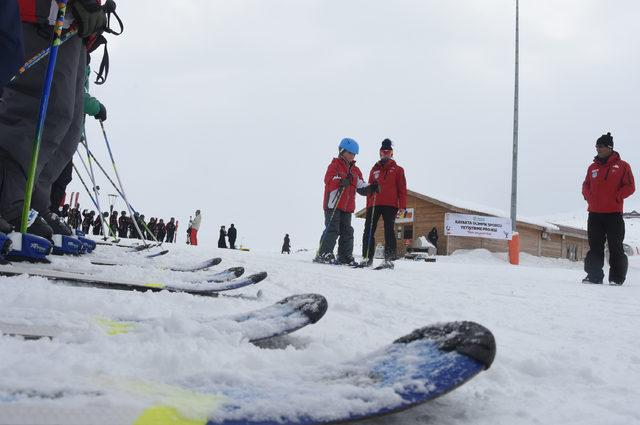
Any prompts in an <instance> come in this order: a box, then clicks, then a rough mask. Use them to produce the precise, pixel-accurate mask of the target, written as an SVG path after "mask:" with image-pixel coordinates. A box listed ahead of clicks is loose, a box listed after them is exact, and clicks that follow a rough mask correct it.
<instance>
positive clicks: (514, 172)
mask: <svg viewBox="0 0 640 425" xmlns="http://www.w3.org/2000/svg"><path fill="white" fill-rule="evenodd" d="M519 3H520V2H519V0H516V61H515V62H516V64H515V65H516V67H515V88H514V97H513V158H512V161H511V226H512V230H513V231H514V232H515V231H516V216H517V214H516V208H517V201H518V82H519V72H518V71H519V55H520V50H519V43H520V28H519V25H520V23H519V21H520V4H519Z"/></svg>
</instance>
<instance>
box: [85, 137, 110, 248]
mask: <svg viewBox="0 0 640 425" xmlns="http://www.w3.org/2000/svg"><path fill="white" fill-rule="evenodd" d="M82 139H84V147H85V148H86V149H87V152H88V151H89V141H88V140H87V129H86V127H84V126H83V127H82ZM87 162H89V169H88V170H87V174H89V179H91V183H92V184H93V193H94V194H95V197H96V200H95V204H96V208H97V209H98V214H100V222H101V223H102V234H103V235H104V238H103V239H104V240H105V241H106V240H107V239H109V238H107V234H106V232H105V230H106V229H107V223H106V221H105V219H104V216H103V215H102V209H101V208H100V195H99V194H98V189H97V186H96V177H95V174H94V173H93V165H92V164H91V157H90V156H89V155H88V154H87ZM82 164H83V165H85V169H86V164H85V163H84V160H83V161H82ZM109 230H111V228H110V227H109Z"/></svg>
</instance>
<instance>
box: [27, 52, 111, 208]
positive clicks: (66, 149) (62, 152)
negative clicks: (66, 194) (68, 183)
mask: <svg viewBox="0 0 640 425" xmlns="http://www.w3.org/2000/svg"><path fill="white" fill-rule="evenodd" d="M63 50H64V49H63ZM66 53H68V54H69V55H68V57H67V61H69V62H71V63H70V64H69V67H68V69H69V73H68V74H67V75H66V76H65V77H66V78H67V79H68V80H69V83H68V84H69V87H67V88H66V90H65V96H66V99H65V103H64V107H65V108H66V113H71V115H70V116H65V119H66V120H67V122H66V127H65V129H66V130H65V132H64V133H62V134H60V140H59V144H58V146H57V148H56V150H55V151H54V152H52V154H51V156H50V157H49V159H48V161H47V162H46V164H45V165H44V166H43V168H42V172H41V173H40V176H39V177H38V180H37V181H36V184H35V186H34V190H33V197H32V200H31V205H32V207H33V209H35V210H36V211H38V212H40V213H41V214H46V212H47V211H48V210H49V206H50V202H51V199H50V198H51V188H52V186H53V183H54V182H55V181H56V180H57V179H58V177H59V176H60V174H62V172H63V171H64V169H65V167H66V166H67V164H69V161H71V160H72V158H73V154H74V153H75V152H76V150H77V148H78V143H79V142H80V137H81V136H82V128H83V126H84V79H85V69H86V66H87V49H86V48H85V47H84V46H83V45H82V44H81V45H80V48H79V49H77V50H76V51H74V55H73V56H71V54H70V53H69V52H66ZM73 64H75V69H73V67H72V66H73ZM74 83H75V84H74ZM54 84H56V83H54ZM61 107H63V105H61ZM54 211H56V210H54ZM98 213H100V211H98Z"/></svg>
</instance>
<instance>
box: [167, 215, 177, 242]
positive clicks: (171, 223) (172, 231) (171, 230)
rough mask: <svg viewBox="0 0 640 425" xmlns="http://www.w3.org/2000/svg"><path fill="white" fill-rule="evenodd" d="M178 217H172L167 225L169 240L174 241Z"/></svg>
mask: <svg viewBox="0 0 640 425" xmlns="http://www.w3.org/2000/svg"><path fill="white" fill-rule="evenodd" d="M175 221H176V219H175V218H173V217H171V219H170V220H169V222H168V223H167V225H166V226H165V227H166V229H167V242H169V243H172V242H173V235H174V234H175V233H176V223H175Z"/></svg>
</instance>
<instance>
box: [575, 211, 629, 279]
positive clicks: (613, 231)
mask: <svg viewBox="0 0 640 425" xmlns="http://www.w3.org/2000/svg"><path fill="white" fill-rule="evenodd" d="M587 233H588V236H589V252H588V253H587V256H586V258H585V259H584V271H585V272H587V274H588V275H589V277H591V278H593V279H597V280H602V279H604V272H603V271H602V268H603V266H604V243H605V241H607V243H608V245H609V254H610V256H609V280H610V281H613V282H617V283H622V282H624V280H625V279H626V277H627V268H628V266H629V260H628V259H627V255H626V254H625V253H624V248H623V247H622V242H623V241H624V219H623V218H622V213H589V220H588V222H587Z"/></svg>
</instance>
